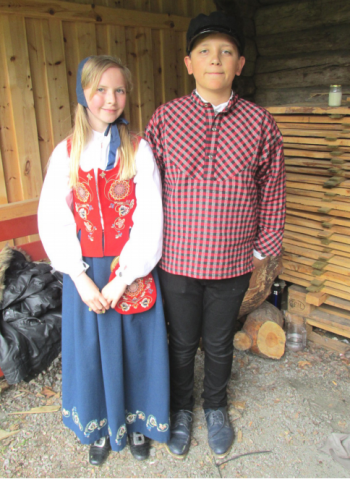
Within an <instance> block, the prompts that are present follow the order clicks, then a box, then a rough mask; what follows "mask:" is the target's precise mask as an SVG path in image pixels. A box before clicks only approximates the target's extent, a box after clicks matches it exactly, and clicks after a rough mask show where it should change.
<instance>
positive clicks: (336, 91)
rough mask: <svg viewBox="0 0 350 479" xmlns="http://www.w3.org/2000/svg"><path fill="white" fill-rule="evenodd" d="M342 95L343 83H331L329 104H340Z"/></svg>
mask: <svg viewBox="0 0 350 479" xmlns="http://www.w3.org/2000/svg"><path fill="white" fill-rule="evenodd" d="M341 97H342V89H341V85H331V86H330V87H329V97H328V105H329V106H340V105H341Z"/></svg>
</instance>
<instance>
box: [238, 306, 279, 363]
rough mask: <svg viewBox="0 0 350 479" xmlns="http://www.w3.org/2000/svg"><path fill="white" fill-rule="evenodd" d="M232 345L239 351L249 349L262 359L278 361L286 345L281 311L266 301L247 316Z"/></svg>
mask: <svg viewBox="0 0 350 479" xmlns="http://www.w3.org/2000/svg"><path fill="white" fill-rule="evenodd" d="M233 344H234V347H235V348H236V349H238V350H239V351H247V350H248V349H249V350H250V351H251V352H252V353H254V354H257V355H258V356H262V357H264V358H271V359H280V358H281V357H282V356H283V354H284V350H285V344H286V335H285V332H284V331H283V315H282V313H281V311H280V310H279V309H277V308H276V307H275V306H273V305H272V304H270V303H268V302H267V301H265V302H264V303H262V304H261V305H260V306H259V307H258V308H256V309H255V310H254V311H253V312H252V313H250V314H248V316H247V319H246V320H245V323H244V325H243V327H242V330H241V331H238V333H236V334H235V337H234V340H233Z"/></svg>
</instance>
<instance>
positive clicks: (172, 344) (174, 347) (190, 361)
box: [159, 268, 251, 411]
mask: <svg viewBox="0 0 350 479" xmlns="http://www.w3.org/2000/svg"><path fill="white" fill-rule="evenodd" d="M159 276H160V283H161V289H162V294H163V298H164V301H165V317H166V319H167V321H169V327H170V331H169V332H170V341H169V357H170V398H171V399H170V401H171V402H170V405H171V409H172V411H177V410H179V409H188V410H192V408H193V404H194V399H193V383H194V358H195V355H196V352H197V349H198V345H199V340H200V338H201V337H202V344H203V347H204V351H205V362H204V372H205V377H204V391H203V394H202V397H203V398H204V403H203V407H204V409H207V408H213V409H215V408H218V407H224V406H226V405H227V394H226V389H227V383H228V380H229V378H230V376H231V368H232V358H233V336H234V334H235V332H236V331H237V330H238V318H237V317H238V312H239V308H240V306H241V303H242V301H243V298H244V295H245V292H246V291H247V289H248V286H249V280H250V277H251V273H247V274H244V275H242V276H238V277H235V278H229V279H222V280H203V279H195V278H189V277H187V276H180V275H175V274H171V273H167V272H166V271H164V270H162V269H160V268H159Z"/></svg>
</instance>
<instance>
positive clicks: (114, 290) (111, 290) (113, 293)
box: [74, 272, 127, 314]
mask: <svg viewBox="0 0 350 479" xmlns="http://www.w3.org/2000/svg"><path fill="white" fill-rule="evenodd" d="M74 284H75V286H76V288H77V290H78V293H79V294H80V297H81V299H82V301H83V302H84V303H85V304H86V305H87V306H89V308H90V310H91V311H94V312H95V313H97V314H101V313H102V314H103V313H105V312H106V311H107V310H108V309H109V308H115V306H116V304H117V302H118V301H119V299H120V298H121V296H122V295H123V293H124V291H125V289H126V286H127V285H126V284H125V283H124V282H123V281H121V280H120V279H119V278H118V277H115V278H114V279H113V280H112V281H111V282H109V283H107V284H106V286H105V287H104V288H103V289H102V291H100V290H99V289H98V287H97V286H96V284H95V283H94V282H93V281H92V279H90V278H89V276H88V275H87V274H86V273H85V272H83V273H81V274H80V275H79V276H78V277H77V278H76V279H75V281H74Z"/></svg>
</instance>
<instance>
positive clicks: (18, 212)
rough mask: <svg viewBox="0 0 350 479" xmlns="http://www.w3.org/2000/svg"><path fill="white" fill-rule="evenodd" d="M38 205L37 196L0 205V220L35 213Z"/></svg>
mask: <svg viewBox="0 0 350 479" xmlns="http://www.w3.org/2000/svg"><path fill="white" fill-rule="evenodd" d="M38 205H39V200H38V198H34V199H31V200H25V201H18V202H14V203H9V204H7V205H0V221H6V220H9V219H14V218H21V217H23V216H30V215H36V214H37V212H38Z"/></svg>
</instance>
